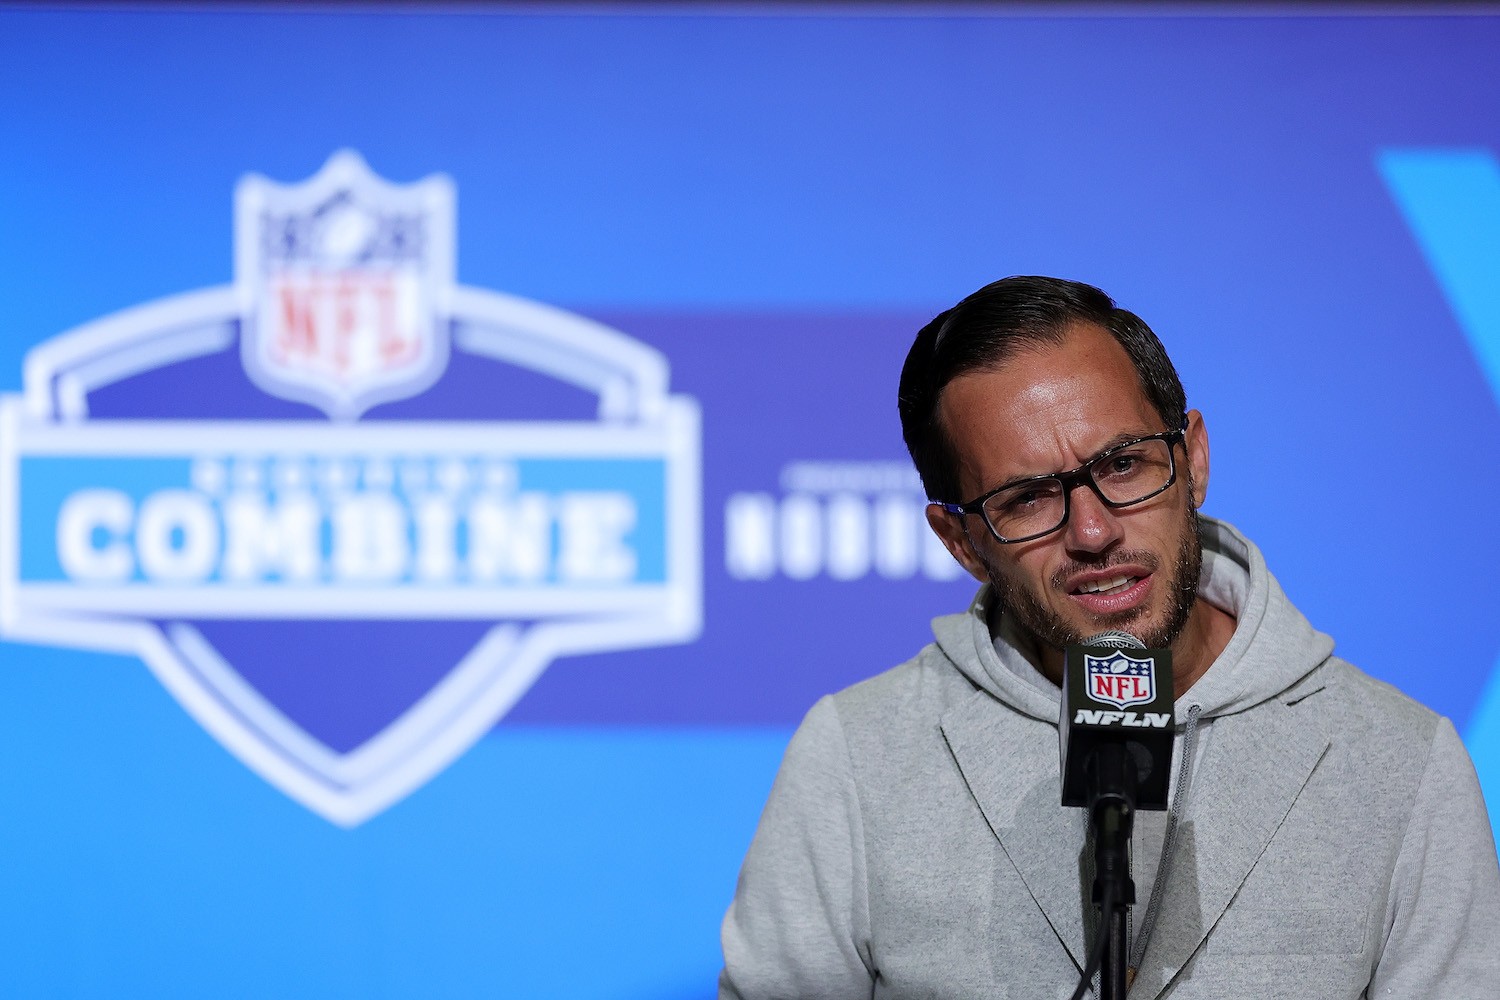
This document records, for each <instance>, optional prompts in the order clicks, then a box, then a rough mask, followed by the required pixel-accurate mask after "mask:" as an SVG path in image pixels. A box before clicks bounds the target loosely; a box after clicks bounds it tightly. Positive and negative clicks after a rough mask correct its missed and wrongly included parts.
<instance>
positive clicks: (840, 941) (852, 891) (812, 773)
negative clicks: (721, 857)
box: [719, 698, 874, 1000]
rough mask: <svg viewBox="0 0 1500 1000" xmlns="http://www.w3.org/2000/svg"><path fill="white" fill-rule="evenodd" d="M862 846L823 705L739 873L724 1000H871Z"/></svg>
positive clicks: (839, 732) (841, 753) (849, 776)
mask: <svg viewBox="0 0 1500 1000" xmlns="http://www.w3.org/2000/svg"><path fill="white" fill-rule="evenodd" d="M863 841H864V834H863V828H862V825H861V821H860V809H859V798H858V795H857V793H856V790H855V786H854V777H853V773H852V769H851V766H850V760H849V750H848V746H847V744H846V743H845V741H844V734H843V729H842V727H841V726H840V724H839V717H838V710H837V709H836V708H835V707H834V703H833V701H832V700H831V699H830V698H824V699H822V700H821V701H819V702H818V703H817V704H816V705H814V706H813V708H812V711H810V712H808V713H807V717H806V718H805V719H804V720H803V721H802V725H801V726H800V727H799V728H798V729H797V732H796V734H795V735H794V736H793V737H792V741H791V744H790V745H789V746H788V747H787V751H786V756H785V757H784V758H783V759H782V762H781V770H780V771H779V772H778V773H777V775H776V782H775V784H774V785H773V786H772V788H771V797H770V799H769V800H768V801H767V803H766V808H765V811H764V812H763V813H762V814H761V818H760V826H759V827H758V828H757V829H756V832H755V839H754V841H753V842H752V843H751V845H750V851H749V853H748V854H747V855H746V857H745V864H744V867H743V868H742V869H741V870H740V878H739V885H738V887H737V888H736V890H735V894H734V902H733V903H731V904H730V907H729V912H728V914H727V915H726V916H725V917H724V927H723V944H724V971H723V972H722V973H721V974H720V976H719V997H720V1000H770V998H773V997H774V998H777V1000H792V998H798V997H809V998H813V997H816V998H819V1000H822V998H828V1000H844V998H855V997H858V998H862V1000H867V998H868V997H870V995H871V993H872V991H873V985H874V980H873V976H872V973H871V968H870V963H869V946H868V938H869V930H868V928H869V913H868V908H867V895H866V891H865V860H864V846H863Z"/></svg>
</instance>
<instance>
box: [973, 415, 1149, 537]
mask: <svg viewBox="0 0 1500 1000" xmlns="http://www.w3.org/2000/svg"><path fill="white" fill-rule="evenodd" d="M1085 472H1086V474H1087V475H1088V476H1089V477H1090V478H1091V479H1092V480H1093V481H1094V485H1095V486H1096V487H1097V488H1098V490H1099V493H1100V495H1102V496H1103V497H1104V499H1105V500H1107V501H1109V502H1110V503H1111V504H1114V505H1116V506H1121V507H1123V506H1127V505H1129V504H1132V503H1138V502H1140V501H1141V500H1144V499H1146V498H1147V497H1149V496H1151V495H1152V494H1155V493H1159V492H1161V491H1162V490H1163V489H1165V488H1166V486H1167V484H1168V483H1169V482H1171V480H1172V446H1171V445H1170V444H1168V443H1167V442H1166V441H1163V440H1161V439H1160V438H1157V439H1154V440H1150V441H1138V442H1136V443H1135V444H1132V445H1128V446H1126V447H1124V448H1121V449H1120V450H1118V451H1112V452H1110V453H1109V454H1108V455H1103V456H1101V457H1100V458H1099V459H1097V460H1096V461H1094V462H1093V463H1092V464H1090V465H1089V466H1088V467H1087V468H1086V470H1085ZM1067 509H1068V504H1067V498H1066V497H1065V496H1064V490H1063V484H1062V480H1060V479H1053V478H1047V479H1033V480H1030V481H1028V482H1025V483H1018V484H1016V485H1015V486H1013V487H1011V488H1010V489H1008V490H1001V491H1000V492H999V493H996V494H994V495H993V496H991V497H990V498H989V499H988V500H986V501H985V503H984V516H985V517H986V519H988V520H989V522H990V525H991V526H992V527H993V528H994V529H995V533H996V534H998V535H999V536H1000V537H1001V538H1025V537H1026V536H1028V535H1040V534H1045V533H1046V532H1049V531H1051V530H1053V529H1054V528H1056V527H1057V526H1058V525H1060V524H1062V522H1063V519H1064V518H1065V517H1066V515H1067Z"/></svg>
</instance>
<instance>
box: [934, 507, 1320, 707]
mask: <svg viewBox="0 0 1500 1000" xmlns="http://www.w3.org/2000/svg"><path fill="white" fill-rule="evenodd" d="M1199 525H1200V528H1201V531H1202V537H1203V571H1202V574H1201V575H1200V577H1199V580H1198V595H1199V596H1200V597H1202V598H1203V599H1204V600H1206V601H1208V602H1209V603H1210V604H1213V605H1215V606H1216V607H1218V608H1221V609H1222V610H1224V611H1227V612H1228V613H1229V614H1231V615H1233V616H1234V617H1235V622H1236V625H1235V630H1234V635H1233V637H1231V638H1230V640H1229V645H1227V646H1225V647H1224V651H1223V652H1222V653H1220V654H1219V657H1218V659H1216V660H1214V662H1213V664H1212V665H1210V666H1209V668H1208V670H1207V671H1206V672H1205V673H1204V674H1203V676H1202V677H1200V678H1198V682H1197V683H1196V684H1194V685H1193V686H1192V688H1191V689H1190V690H1189V691H1188V692H1187V693H1185V694H1182V695H1179V696H1178V698H1177V715H1178V717H1179V718H1182V717H1184V716H1185V715H1186V714H1187V712H1188V710H1189V709H1190V708H1192V707H1194V706H1197V707H1198V709H1199V711H1200V714H1201V715H1202V716H1203V717H1204V718H1216V717H1219V716H1224V715H1233V714H1235V713H1236V712H1243V711H1245V710H1246V709H1248V708H1252V707H1253V706H1255V705H1258V704H1260V703H1261V702H1264V701H1266V700H1268V699H1270V698H1274V697H1276V696H1277V695H1279V694H1281V693H1282V692H1283V691H1285V690H1287V689H1288V688H1290V687H1292V686H1293V685H1295V684H1296V683H1297V682H1298V681H1300V680H1302V679H1303V678H1304V677H1306V676H1307V675H1308V674H1309V673H1311V672H1312V671H1313V669H1314V668H1316V667H1317V666H1318V665H1319V664H1321V663H1322V662H1323V661H1325V660H1327V659H1328V657H1329V656H1330V655H1332V653H1333V640H1332V639H1331V638H1329V637H1328V636H1327V635H1325V634H1323V633H1322V632H1319V631H1317V630H1316V629H1314V628H1313V627H1312V625H1311V624H1309V623H1308V621H1307V619H1306V618H1304V617H1303V615H1302V613H1301V612H1300V611H1298V610H1297V609H1296V608H1295V607H1293V606H1292V604H1291V602H1290V601H1288V600H1287V597H1286V594H1285V593H1283V592H1282V589H1281V585H1280V584H1278V583H1277V582H1276V579H1275V577H1273V576H1271V574H1270V571H1268V570H1267V569H1266V561H1265V558H1264V557H1263V556H1262V555H1261V553H1260V549H1258V548H1256V547H1255V545H1254V544H1253V543H1251V542H1250V540H1249V539H1247V538H1246V537H1245V536H1244V535H1242V534H1240V533H1239V532H1238V531H1237V530H1235V529H1234V528H1233V527H1231V526H1230V525H1228V524H1226V523H1225V522H1223V521H1218V520H1215V519H1213V518H1208V517H1199ZM993 605H994V593H993V591H992V590H991V588H990V585H989V584H985V585H984V586H983V587H981V588H980V589H979V593H978V594H977V595H976V596H975V598H974V601H973V603H972V604H970V605H969V609H968V610H967V611H965V612H964V613H963V614H957V615H945V616H943V617H941V618H935V619H933V622H932V631H933V634H934V635H935V636H936V637H937V644H938V648H939V649H941V650H942V651H943V653H944V655H946V656H947V657H948V659H950V660H952V661H953V664H954V665H955V666H956V667H957V668H958V670H959V672H961V673H962V674H963V675H964V676H965V677H967V678H968V679H969V680H970V681H972V682H973V683H975V684H977V685H978V686H979V687H981V688H983V689H984V690H985V691H987V692H989V693H990V694H991V695H994V696H995V697H996V698H998V699H1000V700H1001V701H1002V702H1004V703H1005V704H1007V705H1009V706H1010V707H1012V708H1014V709H1016V710H1017V711H1019V712H1021V713H1023V714H1025V715H1030V716H1032V717H1034V718H1038V719H1042V720H1045V721H1048V722H1052V723H1054V724H1055V723H1056V722H1057V713H1058V711H1059V707H1060V704H1061V692H1060V691H1059V690H1058V689H1057V687H1056V686H1055V685H1053V684H1052V683H1051V682H1049V681H1046V680H1045V679H1044V678H1042V676H1041V674H1040V673H1039V672H1038V671H1037V668H1036V667H1035V666H1034V665H1033V663H1032V659H1031V658H1030V657H1029V656H1028V654H1027V652H1026V651H1027V650H1028V649H1030V648H1031V646H1032V640H1031V639H1030V638H1029V637H1027V636H1026V635H1024V634H1023V633H1022V631H1021V630H1020V628H1019V626H1018V625H1017V623H1016V622H1015V620H1014V616H1013V615H1011V614H1009V613H1007V612H1005V611H1004V610H1003V609H1001V610H997V611H996V613H995V614H994V615H993V618H994V620H995V621H996V626H997V630H996V634H995V635H994V636H991V634H990V626H989V621H990V620H991V618H992V616H991V613H990V612H991V608H992V607H993Z"/></svg>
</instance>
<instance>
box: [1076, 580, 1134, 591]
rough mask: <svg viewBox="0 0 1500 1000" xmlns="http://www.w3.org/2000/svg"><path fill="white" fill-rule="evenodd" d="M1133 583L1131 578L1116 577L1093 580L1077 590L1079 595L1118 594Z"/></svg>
mask: <svg viewBox="0 0 1500 1000" xmlns="http://www.w3.org/2000/svg"><path fill="white" fill-rule="evenodd" d="M1134 582H1135V577H1133V576H1117V577H1114V578H1113V579H1110V580H1095V581H1093V582H1092V583H1085V584H1084V585H1083V586H1081V587H1079V588H1078V592H1079V593H1080V594H1109V593H1119V592H1120V591H1122V590H1124V589H1126V588H1127V587H1129V586H1130V585H1131V584H1132V583H1134Z"/></svg>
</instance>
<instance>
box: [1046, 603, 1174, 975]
mask: <svg viewBox="0 0 1500 1000" xmlns="http://www.w3.org/2000/svg"><path fill="white" fill-rule="evenodd" d="M1127 650H1128V652H1127ZM1174 695H1175V692H1174V691H1173V684H1172V654H1171V652H1170V651H1169V650H1165V649H1147V648H1146V644H1145V643H1143V642H1141V640H1139V639H1137V638H1136V637H1135V636H1133V635H1131V634H1130V633H1129V632H1100V633H1099V634H1098V635H1095V636H1090V637H1089V638H1087V639H1085V640H1084V641H1083V643H1082V644H1081V645H1078V646H1068V647H1066V648H1065V649H1064V650H1063V685H1062V716H1061V718H1059V719H1058V725H1057V738H1058V741H1059V743H1060V752H1061V756H1062V804H1063V805H1065V806H1083V807H1084V808H1086V809H1087V810H1088V814H1089V830H1090V833H1091V836H1092V838H1093V842H1094V886H1093V892H1092V898H1093V901H1094V902H1095V903H1097V904H1098V905H1099V929H1098V932H1097V936H1096V937H1095V939H1094V947H1093V949H1092V952H1091V954H1090V955H1089V961H1088V964H1087V965H1086V966H1085V968H1084V970H1083V976H1082V978H1081V979H1080V980H1079V982H1078V988H1077V989H1076V990H1075V991H1074V993H1073V997H1074V1000H1078V998H1080V997H1082V996H1083V995H1084V993H1085V992H1087V990H1088V987H1089V980H1090V979H1091V978H1092V977H1093V975H1094V972H1095V970H1099V971H1100V978H1099V986H1100V996H1101V997H1102V998H1103V1000H1124V997H1125V993H1126V990H1128V989H1129V987H1130V972H1129V970H1128V968H1127V966H1126V945H1127V938H1128V936H1129V912H1130V907H1132V906H1134V905H1135V881H1134V880H1133V879H1132V878H1131V877H1130V838H1131V834H1132V832H1133V830H1134V826H1135V811H1136V809H1165V808H1167V785H1168V782H1169V779H1170V778H1171V771H1172V739H1173V736H1174V731H1173V727H1172V715H1173V702H1174V701H1175V697H1174Z"/></svg>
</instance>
